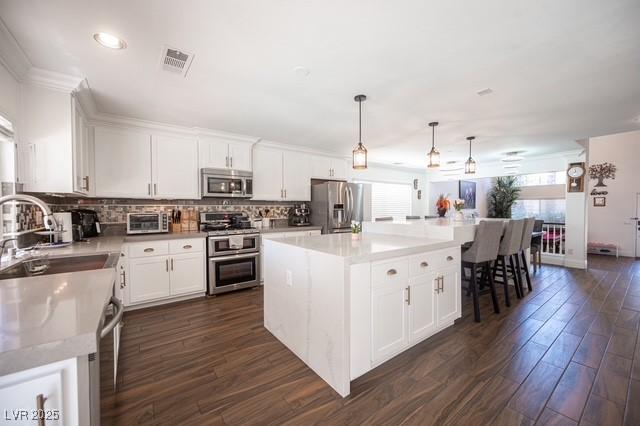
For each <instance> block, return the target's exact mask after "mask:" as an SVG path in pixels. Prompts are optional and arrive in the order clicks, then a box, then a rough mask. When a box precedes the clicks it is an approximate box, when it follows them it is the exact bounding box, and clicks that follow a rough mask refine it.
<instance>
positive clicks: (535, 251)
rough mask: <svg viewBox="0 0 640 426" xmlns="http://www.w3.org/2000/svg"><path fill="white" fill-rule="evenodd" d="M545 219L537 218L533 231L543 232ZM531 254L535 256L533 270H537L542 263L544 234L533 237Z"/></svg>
mask: <svg viewBox="0 0 640 426" xmlns="http://www.w3.org/2000/svg"><path fill="white" fill-rule="evenodd" d="M543 225H544V220H536V221H535V224H534V225H533V232H542V228H543ZM531 256H532V257H533V261H532V262H531V263H533V272H537V271H538V268H539V267H540V265H541V264H542V235H538V236H536V237H532V238H531Z"/></svg>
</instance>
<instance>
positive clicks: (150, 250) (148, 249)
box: [144, 247, 153, 253]
mask: <svg viewBox="0 0 640 426" xmlns="http://www.w3.org/2000/svg"><path fill="white" fill-rule="evenodd" d="M144 252H145V253H151V252H153V249H152V248H151V247H148V248H146V249H144Z"/></svg>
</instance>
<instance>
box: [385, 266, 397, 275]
mask: <svg viewBox="0 0 640 426" xmlns="http://www.w3.org/2000/svg"><path fill="white" fill-rule="evenodd" d="M397 273H398V271H396V270H395V269H393V268H392V269H389V270H388V271H387V275H389V276H392V275H395V274H397Z"/></svg>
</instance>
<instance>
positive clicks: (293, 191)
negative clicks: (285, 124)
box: [253, 147, 311, 201]
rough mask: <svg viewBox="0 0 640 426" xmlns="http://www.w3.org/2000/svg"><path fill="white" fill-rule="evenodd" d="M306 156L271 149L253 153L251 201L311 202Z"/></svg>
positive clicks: (307, 157) (260, 149) (262, 148)
mask: <svg viewBox="0 0 640 426" xmlns="http://www.w3.org/2000/svg"><path fill="white" fill-rule="evenodd" d="M310 169H311V161H310V157H309V155H307V154H305V153H302V152H297V151H287V150H281V149H276V148H271V147H256V148H255V149H254V150H253V199H254V200H265V201H274V200H277V201H281V200H291V201H309V200H311V181H310V180H311V173H310V172H311V170H310Z"/></svg>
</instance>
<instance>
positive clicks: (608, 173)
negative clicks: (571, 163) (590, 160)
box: [589, 163, 616, 186]
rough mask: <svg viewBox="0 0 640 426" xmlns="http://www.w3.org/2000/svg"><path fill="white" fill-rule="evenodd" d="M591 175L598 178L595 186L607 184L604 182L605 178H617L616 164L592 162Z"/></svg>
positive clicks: (592, 177)
mask: <svg viewBox="0 0 640 426" xmlns="http://www.w3.org/2000/svg"><path fill="white" fill-rule="evenodd" d="M589 177H590V178H591V179H597V180H598V183H597V184H596V185H595V186H607V185H605V184H604V179H612V180H615V178H616V166H615V164H611V163H602V164H592V165H590V166H589Z"/></svg>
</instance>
